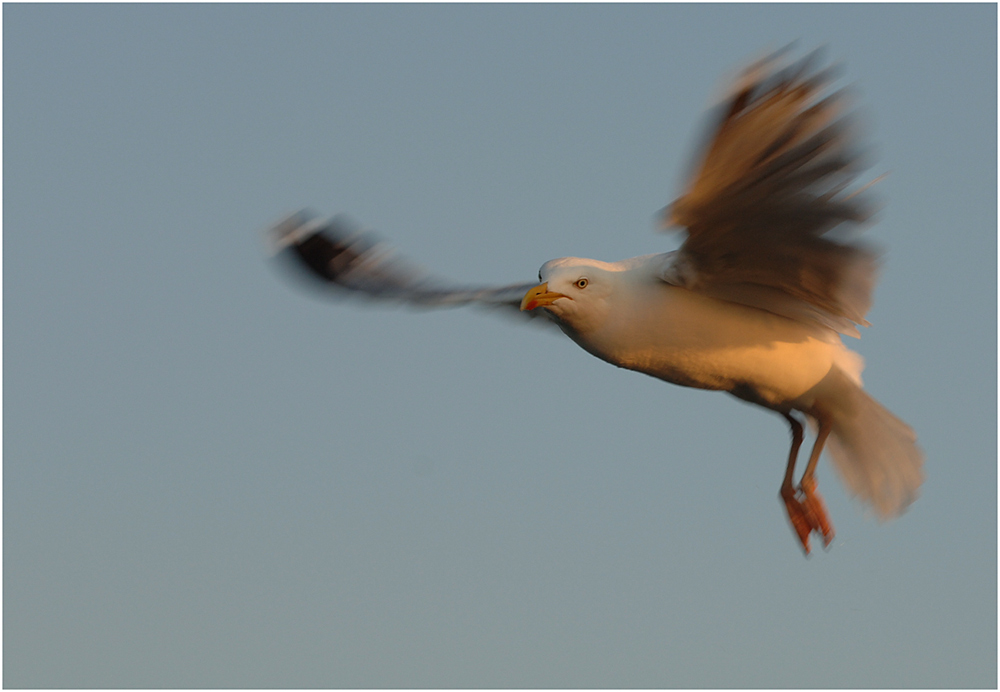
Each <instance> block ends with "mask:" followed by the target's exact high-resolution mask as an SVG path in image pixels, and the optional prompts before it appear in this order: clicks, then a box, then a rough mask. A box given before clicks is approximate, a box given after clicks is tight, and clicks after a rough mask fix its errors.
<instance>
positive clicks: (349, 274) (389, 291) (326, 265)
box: [268, 210, 550, 322]
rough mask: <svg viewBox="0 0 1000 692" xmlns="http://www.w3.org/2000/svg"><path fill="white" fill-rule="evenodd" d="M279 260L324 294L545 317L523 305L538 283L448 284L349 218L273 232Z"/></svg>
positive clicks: (297, 220) (295, 217)
mask: <svg viewBox="0 0 1000 692" xmlns="http://www.w3.org/2000/svg"><path fill="white" fill-rule="evenodd" d="M268 242H269V244H270V246H271V249H272V251H273V253H274V255H275V256H276V257H277V258H279V259H285V260H289V261H290V264H291V266H292V267H294V268H295V269H297V270H298V271H299V273H300V274H304V275H305V277H306V278H307V279H308V280H309V281H311V282H312V283H313V285H316V286H319V287H321V288H327V289H332V290H334V291H336V292H341V293H345V294H349V293H354V294H357V295H362V296H366V297H368V298H376V299H380V300H386V301H396V302H401V303H408V304H410V305H414V306H418V307H424V308H436V307H453V306H458V305H479V306H482V307H488V308H501V309H505V310H506V311H508V312H509V313H510V314H512V315H521V316H524V317H525V318H536V317H543V320H542V321H544V322H549V321H550V320H548V319H544V318H545V317H546V316H545V315H544V313H545V311H542V310H536V311H532V312H522V311H521V310H520V305H521V299H522V298H523V297H524V294H525V293H527V292H528V290H529V289H531V288H533V287H534V285H535V284H534V283H523V284H511V285H509V286H500V287H495V288H490V287H462V286H452V285H448V284H446V283H443V282H441V281H439V280H437V279H435V278H433V277H431V276H429V275H428V274H427V273H426V272H425V271H424V270H422V269H421V268H419V267H417V266H416V265H414V264H412V263H411V262H408V261H406V260H405V259H403V258H401V257H399V256H398V255H397V254H396V252H395V251H394V250H393V249H392V248H390V247H388V246H386V245H385V244H384V243H382V242H381V241H379V239H378V238H377V237H376V236H375V235H374V234H373V233H371V232H364V231H362V230H360V229H359V228H358V227H357V226H356V225H355V224H353V223H352V222H351V221H349V220H348V219H347V218H345V217H342V216H341V217H334V218H333V219H324V218H320V217H318V216H316V215H315V214H313V213H312V212H310V211H306V210H303V211H299V212H296V213H295V214H292V215H291V216H288V217H287V218H285V219H283V220H282V221H280V222H279V223H277V224H275V225H274V226H273V227H272V228H271V229H270V230H269V231H268Z"/></svg>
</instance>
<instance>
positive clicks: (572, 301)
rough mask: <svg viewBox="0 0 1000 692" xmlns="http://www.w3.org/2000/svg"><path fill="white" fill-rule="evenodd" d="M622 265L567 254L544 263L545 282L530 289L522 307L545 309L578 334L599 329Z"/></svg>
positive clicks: (543, 274)
mask: <svg viewBox="0 0 1000 692" xmlns="http://www.w3.org/2000/svg"><path fill="white" fill-rule="evenodd" d="M620 277H621V268H620V267H619V266H618V265H615V264H609V263H607V262H601V261H599V260H591V259H581V258H579V257H564V258H562V259H556V260H551V261H550V262H546V263H545V264H543V265H542V268H541V270H540V271H539V272H538V279H539V281H541V282H542V283H540V284H539V285H538V286H535V287H534V288H533V289H531V290H530V291H528V292H527V293H526V294H525V296H524V299H523V300H522V301H521V309H522V310H535V309H537V308H545V309H546V310H548V311H549V312H550V313H552V316H553V317H555V318H556V321H558V322H559V323H560V324H562V325H563V326H564V327H568V328H569V329H571V330H572V331H574V332H576V333H578V334H585V333H587V332H589V331H593V330H594V329H597V328H599V327H600V326H601V325H602V324H603V323H604V320H605V319H606V318H607V316H608V314H609V313H610V310H611V307H610V304H611V298H612V296H613V294H614V293H615V288H616V286H617V285H618V283H619V282H620V280H621V279H620Z"/></svg>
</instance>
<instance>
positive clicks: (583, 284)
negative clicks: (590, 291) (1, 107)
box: [576, 279, 590, 288]
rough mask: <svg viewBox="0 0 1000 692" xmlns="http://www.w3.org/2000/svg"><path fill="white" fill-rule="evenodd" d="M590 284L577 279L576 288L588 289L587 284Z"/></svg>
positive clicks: (584, 280)
mask: <svg viewBox="0 0 1000 692" xmlns="http://www.w3.org/2000/svg"><path fill="white" fill-rule="evenodd" d="M589 283H590V282H589V281H587V280H586V279H577V280H576V287H577V288H586V287H587V284H589Z"/></svg>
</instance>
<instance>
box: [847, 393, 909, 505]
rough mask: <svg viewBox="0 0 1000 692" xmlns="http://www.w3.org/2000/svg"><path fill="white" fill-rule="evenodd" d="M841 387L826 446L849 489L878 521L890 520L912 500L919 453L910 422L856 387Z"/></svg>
mask: <svg viewBox="0 0 1000 692" xmlns="http://www.w3.org/2000/svg"><path fill="white" fill-rule="evenodd" d="M845 389H847V390H848V391H849V392H850V393H849V394H848V397H849V401H848V402H844V403H847V404H848V405H846V406H837V407H836V409H835V410H833V411H831V413H832V414H833V430H832V434H831V436H830V440H829V442H828V443H827V449H828V450H829V451H830V454H831V456H832V458H833V465H834V468H836V469H837V471H838V472H839V473H840V476H841V477H842V478H843V480H844V484H845V485H846V486H847V487H848V489H849V490H850V491H851V492H852V493H853V494H855V495H856V496H857V497H858V498H860V499H861V500H862V501H863V502H865V503H866V504H869V505H871V507H872V508H873V509H874V510H875V512H876V514H878V517H879V519H882V520H886V519H891V518H892V517H895V516H898V515H900V514H902V513H903V511H904V510H905V509H906V508H907V507H908V506H909V505H910V503H912V502H913V501H914V500H915V499H917V495H918V490H919V488H920V484H921V483H923V480H924V472H923V465H924V454H923V452H922V451H921V450H920V447H918V446H917V436H916V434H915V433H914V432H913V430H912V429H911V428H910V426H908V425H907V424H906V423H904V422H903V421H901V420H900V419H899V418H897V417H896V416H894V415H893V414H892V413H890V412H889V411H888V410H887V409H886V408H885V407H884V406H882V405H881V404H880V403H878V402H877V401H876V400H875V399H873V398H872V397H871V396H869V395H868V393H866V392H865V391H864V390H863V389H861V388H860V387H857V386H851V387H847V388H845ZM842 391H843V390H842ZM844 393H845V394H847V392H844Z"/></svg>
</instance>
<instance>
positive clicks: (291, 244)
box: [268, 209, 372, 283]
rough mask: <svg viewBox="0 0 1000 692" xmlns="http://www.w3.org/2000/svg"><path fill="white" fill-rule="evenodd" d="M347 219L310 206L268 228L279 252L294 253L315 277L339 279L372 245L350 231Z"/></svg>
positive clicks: (302, 266) (294, 256) (282, 253)
mask: <svg viewBox="0 0 1000 692" xmlns="http://www.w3.org/2000/svg"><path fill="white" fill-rule="evenodd" d="M352 225H353V224H350V223H349V222H347V221H346V220H345V219H341V218H339V217H338V218H337V219H333V220H330V219H324V218H321V217H319V216H318V215H317V214H316V213H314V212H312V211H311V210H308V209H303V210H301V211H297V212H295V213H294V214H291V215H289V216H287V217H285V218H284V219H282V220H281V221H279V222H278V223H276V224H275V225H274V226H272V227H271V229H270V230H269V231H268V241H269V244H270V247H271V250H272V253H273V254H274V255H275V256H283V257H292V258H294V259H295V260H297V261H296V262H295V264H297V265H298V266H299V268H305V269H308V270H309V271H308V273H309V274H310V275H311V276H313V277H314V278H317V279H320V280H322V281H324V282H327V283H339V278H340V277H341V275H342V274H343V273H344V272H345V270H347V269H348V268H349V267H350V266H351V265H352V264H353V263H354V262H355V261H356V260H357V259H358V258H359V257H360V256H361V255H363V254H364V253H365V252H366V251H367V250H368V249H369V248H370V247H371V245H372V243H371V242H370V241H369V240H368V239H366V238H365V237H364V236H363V235H360V234H357V233H351V232H350V228H349V227H350V226H352Z"/></svg>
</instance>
